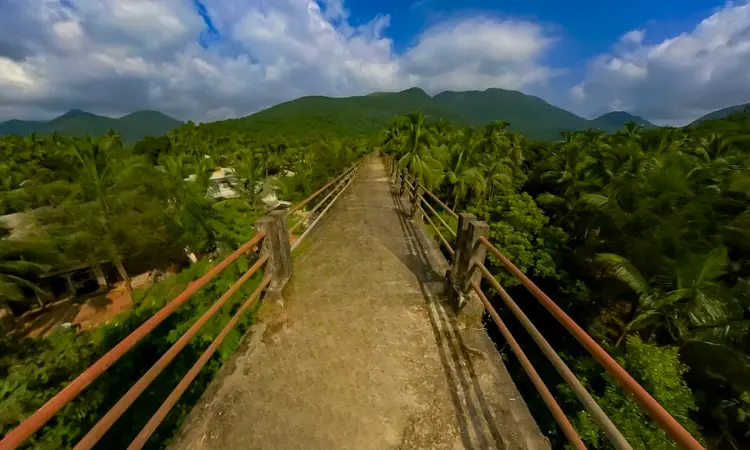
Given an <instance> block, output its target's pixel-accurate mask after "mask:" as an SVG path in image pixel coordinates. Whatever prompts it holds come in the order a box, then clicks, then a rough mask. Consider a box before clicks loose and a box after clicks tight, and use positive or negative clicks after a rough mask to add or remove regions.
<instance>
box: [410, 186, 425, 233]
mask: <svg viewBox="0 0 750 450" xmlns="http://www.w3.org/2000/svg"><path fill="white" fill-rule="evenodd" d="M420 187H421V186H420V185H419V183H417V182H415V183H414V189H412V191H411V195H412V201H411V214H410V217H411V219H412V220H416V221H417V222H420V223H421V222H422V210H421V209H420V207H421V206H422V205H420V201H419V189H420Z"/></svg>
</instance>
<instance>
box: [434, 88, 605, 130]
mask: <svg viewBox="0 0 750 450" xmlns="http://www.w3.org/2000/svg"><path fill="white" fill-rule="evenodd" d="M433 99H434V100H435V101H436V102H437V103H438V104H440V105H441V106H442V107H444V108H445V109H447V110H449V111H454V112H456V113H458V114H460V115H461V116H462V117H464V118H465V119H466V121H467V122H469V123H470V124H472V125H476V126H481V125H486V124H487V123H489V122H492V121H495V120H504V121H506V122H508V123H510V129H511V130H513V131H518V132H520V133H522V134H523V135H524V136H527V137H531V138H537V139H557V138H559V137H560V132H562V131H565V130H585V129H587V128H589V127H590V126H591V125H590V121H588V120H586V119H584V118H583V117H579V116H577V115H575V114H573V113H571V112H569V111H566V110H564V109H561V108H558V107H556V106H553V105H550V104H549V103H547V102H546V101H544V100H542V99H541V98H539V97H534V96H532V95H526V94H524V93H522V92H518V91H508V90H505V89H487V90H486V91H465V92H453V91H446V92H441V93H440V94H437V95H436V96H435V97H434V98H433Z"/></svg>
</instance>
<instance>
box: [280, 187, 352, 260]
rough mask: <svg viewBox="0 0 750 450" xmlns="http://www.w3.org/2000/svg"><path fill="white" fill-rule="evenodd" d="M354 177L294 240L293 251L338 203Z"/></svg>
mask: <svg viewBox="0 0 750 450" xmlns="http://www.w3.org/2000/svg"><path fill="white" fill-rule="evenodd" d="M354 178H355V177H351V178H349V181H348V182H347V183H346V186H344V187H343V189H341V190H340V191H339V193H338V194H336V196H335V197H333V199H332V200H331V201H330V202H329V203H328V205H327V206H326V207H325V209H323V212H321V213H320V215H319V216H318V217H316V218H315V220H313V222H312V223H311V224H310V226H309V227H307V229H306V230H305V232H304V233H302V235H300V237H299V238H297V240H296V241H294V244H292V251H294V249H296V248H297V247H299V245H300V244H301V243H302V240H303V239H305V237H307V235H308V234H310V232H311V231H312V229H313V228H314V227H315V225H317V224H318V222H319V221H320V219H322V218H323V216H324V215H325V214H326V212H328V210H329V209H330V208H331V206H333V204H334V203H336V200H338V198H339V197H340V196H341V194H343V193H344V191H346V188H348V187H349V185H350V184H351V183H352V181H354Z"/></svg>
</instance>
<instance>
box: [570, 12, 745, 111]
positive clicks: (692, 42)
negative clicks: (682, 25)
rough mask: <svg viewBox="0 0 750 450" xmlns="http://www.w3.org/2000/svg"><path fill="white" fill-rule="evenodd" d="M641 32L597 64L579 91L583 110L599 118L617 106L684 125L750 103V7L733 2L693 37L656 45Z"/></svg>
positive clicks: (685, 35) (701, 25) (577, 95)
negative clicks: (736, 105) (704, 116)
mask: <svg viewBox="0 0 750 450" xmlns="http://www.w3.org/2000/svg"><path fill="white" fill-rule="evenodd" d="M633 33H634V32H630V33H627V34H626V35H625V36H623V38H622V40H621V41H622V42H623V43H624V42H626V41H627V42H628V45H626V46H621V47H618V46H616V47H615V49H614V50H613V51H612V52H611V53H608V54H604V55H600V56H598V57H596V58H595V59H594V60H593V61H591V63H590V64H589V66H588V69H587V73H586V77H585V79H584V81H583V82H582V83H581V84H579V87H578V88H577V90H576V92H573V91H571V98H572V99H573V104H574V105H575V108H576V110H577V111H579V112H581V113H583V114H586V115H594V114H599V113H601V112H605V110H607V109H609V108H611V107H612V105H617V106H619V107H621V108H627V109H628V110H630V111H633V112H635V113H637V114H639V115H642V116H644V117H646V118H648V119H651V120H653V121H655V122H658V123H661V124H675V125H682V124H685V123H686V122H689V121H691V120H694V119H695V118H697V117H700V116H702V115H704V114H706V113H708V112H711V111H714V110H716V109H719V108H723V107H726V106H729V105H734V104H740V103H747V102H750V76H748V74H750V4H748V3H745V4H742V5H734V4H727V5H726V6H725V7H723V8H722V9H720V10H718V11H717V12H715V13H714V14H713V15H711V16H710V17H708V18H706V19H705V20H703V21H702V22H701V23H699V24H698V25H697V26H696V27H695V29H693V30H691V31H690V32H686V33H683V34H680V35H678V36H675V37H672V38H668V39H665V40H664V41H663V42H660V43H655V44H652V45H647V44H643V42H642V37H643V34H642V33H640V35H638V34H639V33H635V34H633ZM626 37H627V38H626Z"/></svg>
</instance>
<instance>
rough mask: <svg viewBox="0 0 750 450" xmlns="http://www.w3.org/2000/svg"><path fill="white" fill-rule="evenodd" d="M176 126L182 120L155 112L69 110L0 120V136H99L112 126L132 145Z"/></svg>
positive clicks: (162, 133) (125, 141)
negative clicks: (43, 118)
mask: <svg viewBox="0 0 750 450" xmlns="http://www.w3.org/2000/svg"><path fill="white" fill-rule="evenodd" d="M180 125H182V122H180V121H178V120H175V119H173V118H171V117H169V116H167V115H164V114H162V113H160V112H158V111H138V112H134V113H132V114H128V115H127V116H124V117H120V118H119V119H113V118H111V117H105V116H98V115H96V114H91V113H88V112H85V111H80V110H77V109H72V110H70V111H68V112H66V113H65V114H63V115H62V116H60V117H57V118H55V119H52V120H50V121H47V122H44V121H29V120H9V121H7V122H4V123H0V135H4V134H18V135H26V134H29V133H38V134H51V133H52V132H55V131H57V132H58V133H60V134H63V135H67V136H86V135H91V136H101V135H103V134H105V133H106V132H107V131H108V130H109V129H113V130H115V131H116V132H117V133H119V134H120V136H121V137H122V140H123V142H124V143H125V144H134V143H135V142H138V141H139V140H140V139H142V138H143V137H145V136H161V135H164V134H166V133H168V132H169V131H170V130H172V129H173V128H176V127H178V126H180Z"/></svg>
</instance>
